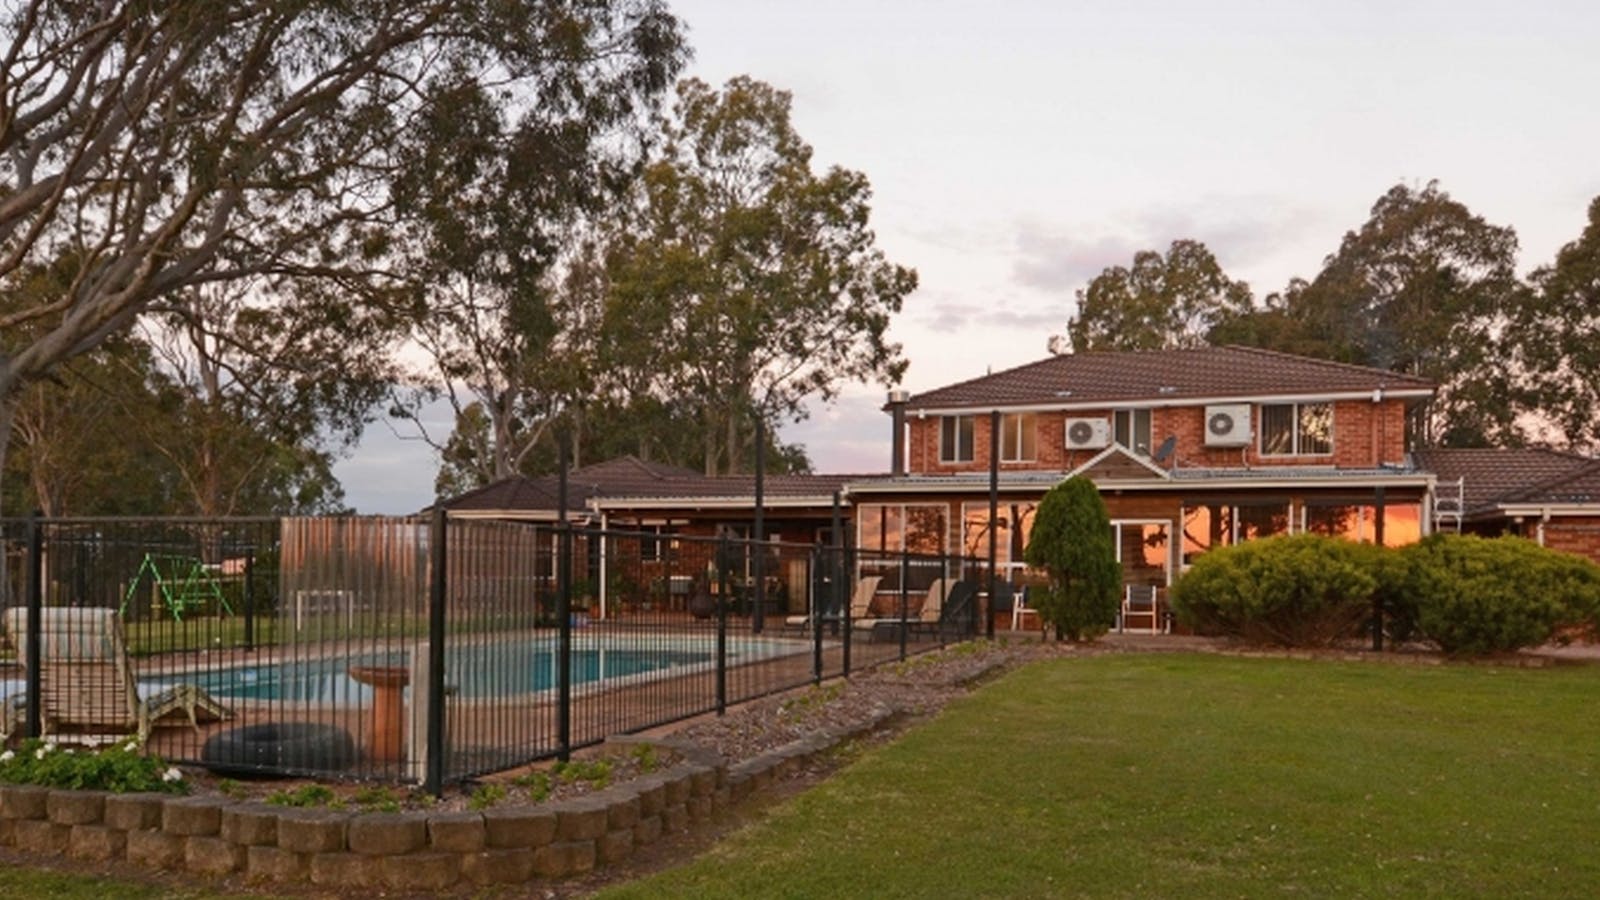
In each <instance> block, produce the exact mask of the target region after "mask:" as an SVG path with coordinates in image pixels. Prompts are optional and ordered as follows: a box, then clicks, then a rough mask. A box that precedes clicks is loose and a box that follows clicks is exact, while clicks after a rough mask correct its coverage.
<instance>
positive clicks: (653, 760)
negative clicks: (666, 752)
mask: <svg viewBox="0 0 1600 900" xmlns="http://www.w3.org/2000/svg"><path fill="white" fill-rule="evenodd" d="M632 756H633V763H634V765H636V766H638V767H639V771H640V772H643V773H644V774H646V775H648V774H650V773H651V772H654V771H655V770H657V769H659V768H661V754H660V753H659V752H657V751H656V745H655V744H639V745H638V746H636V747H634V748H633V753H632Z"/></svg>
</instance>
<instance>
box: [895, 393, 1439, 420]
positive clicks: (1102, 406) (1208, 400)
mask: <svg viewBox="0 0 1600 900" xmlns="http://www.w3.org/2000/svg"><path fill="white" fill-rule="evenodd" d="M1372 393H1373V392H1372V391H1371V390H1365V391H1340V392H1338V393H1320V394H1319V393H1305V394H1271V395H1261V394H1246V395H1239V396H1231V397H1230V396H1220V397H1186V396H1181V395H1178V394H1174V395H1172V396H1170V397H1164V398H1157V399H1153V400H1115V399H1108V398H1102V399H1098V400H1072V399H1071V398H1070V397H1062V398H1061V399H1060V400H1059V401H1055V402H1049V403H1017V404H1004V403H1002V404H993V403H974V404H971V405H968V406H917V405H915V404H916V400H915V399H913V400H912V402H911V403H912V405H910V406H908V407H906V415H907V416H916V417H919V418H926V417H927V416H949V415H971V414H972V413H974V412H990V411H999V412H1003V413H1018V412H1061V411H1066V412H1072V411H1077V410H1113V409H1162V408H1167V407H1173V406H1208V405H1211V404H1215V403H1251V404H1257V405H1259V404H1262V403H1269V404H1271V403H1306V402H1319V401H1324V400H1326V401H1337V400H1367V401H1370V400H1372ZM1383 395H1384V396H1385V397H1389V398H1401V399H1407V400H1424V399H1428V398H1430V397H1432V396H1433V391H1432V390H1429V389H1427V388H1406V389H1401V390H1394V389H1391V388H1384V389H1383Z"/></svg>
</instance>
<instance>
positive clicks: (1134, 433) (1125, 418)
mask: <svg viewBox="0 0 1600 900" xmlns="http://www.w3.org/2000/svg"><path fill="white" fill-rule="evenodd" d="M1141 414H1142V415H1143V417H1144V429H1143V432H1144V434H1143V437H1144V447H1143V448H1141V447H1140V446H1139V437H1140V435H1139V433H1138V432H1139V431H1140V428H1139V418H1140V416H1141ZM1122 423H1126V425H1127V427H1126V429H1124V428H1122V427H1121V424H1122ZM1124 430H1125V431H1126V432H1127V435H1128V441H1127V443H1123V442H1122V441H1121V440H1119V439H1118V437H1117V436H1118V435H1119V434H1120V433H1122V432H1123V431H1124ZM1154 441H1155V415H1154V412H1153V411H1152V410H1151V409H1150V408H1149V407H1140V408H1128V409H1118V410H1113V411H1112V412H1111V443H1113V444H1116V445H1117V446H1118V447H1121V448H1122V449H1124V450H1126V451H1128V452H1129V453H1134V454H1137V455H1139V456H1149V455H1150V445H1151V444H1152V443H1153V442H1154Z"/></svg>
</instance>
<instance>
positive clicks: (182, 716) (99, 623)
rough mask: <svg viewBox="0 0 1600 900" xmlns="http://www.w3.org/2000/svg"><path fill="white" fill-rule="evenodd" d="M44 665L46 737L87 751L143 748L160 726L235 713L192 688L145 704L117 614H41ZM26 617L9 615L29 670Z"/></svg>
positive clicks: (181, 687) (22, 612)
mask: <svg viewBox="0 0 1600 900" xmlns="http://www.w3.org/2000/svg"><path fill="white" fill-rule="evenodd" d="M40 613H41V618H40V621H39V662H40V672H39V677H40V688H41V690H40V694H41V699H42V701H43V702H42V703H41V706H42V709H41V710H40V723H41V727H42V730H43V732H44V734H46V735H50V736H55V737H57V738H58V739H61V740H68V739H70V740H73V741H76V742H80V743H88V744H95V743H107V742H110V741H115V740H119V739H121V738H124V737H126V736H128V735H129V734H133V735H136V736H137V737H138V739H139V743H140V744H143V743H144V742H145V741H146V740H147V739H148V738H149V736H150V730H151V729H152V728H154V727H155V726H156V725H162V724H171V723H174V722H176V723H184V722H187V723H188V724H189V725H190V726H192V727H193V728H194V729H195V730H196V731H199V730H200V723H201V722H214V721H218V720H221V719H226V718H229V717H230V716H232V714H233V713H232V711H231V710H229V709H228V708H227V707H225V706H223V705H222V704H220V703H218V702H217V701H216V700H214V699H212V698H211V696H210V695H208V694H207V693H206V692H205V691H204V690H202V689H200V688H199V687H196V686H194V685H192V684H175V685H171V686H168V687H165V688H163V689H161V690H160V691H158V692H156V693H154V694H152V695H150V696H149V697H143V698H141V697H140V696H139V691H138V683H137V682H136V681H135V680H134V676H133V668H132V666H131V665H130V663H129V661H128V649H127V641H126V640H125V639H124V637H123V631H122V619H121V618H120V617H119V616H118V615H117V613H116V611H115V610H112V609H101V608H92V609H79V608H55V607H53V608H49V609H43V610H40ZM27 615H28V612H27V610H26V609H22V608H20V607H19V608H14V609H9V610H7V611H6V616H5V623H6V632H7V633H8V634H9V635H10V636H11V641H12V644H13V645H14V646H15V647H16V648H17V658H18V659H19V660H21V661H23V662H26V660H27V658H28V650H27V647H26V638H25V634H26V628H27Z"/></svg>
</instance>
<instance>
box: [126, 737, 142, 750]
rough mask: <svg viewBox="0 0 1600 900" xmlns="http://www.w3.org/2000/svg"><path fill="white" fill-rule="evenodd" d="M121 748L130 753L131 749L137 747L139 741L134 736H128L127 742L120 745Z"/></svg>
mask: <svg viewBox="0 0 1600 900" xmlns="http://www.w3.org/2000/svg"><path fill="white" fill-rule="evenodd" d="M122 749H124V750H126V751H128V752H129V753H132V752H133V751H135V750H137V749H139V741H138V740H137V739H135V738H129V739H128V742H127V743H126V744H123V745H122Z"/></svg>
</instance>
